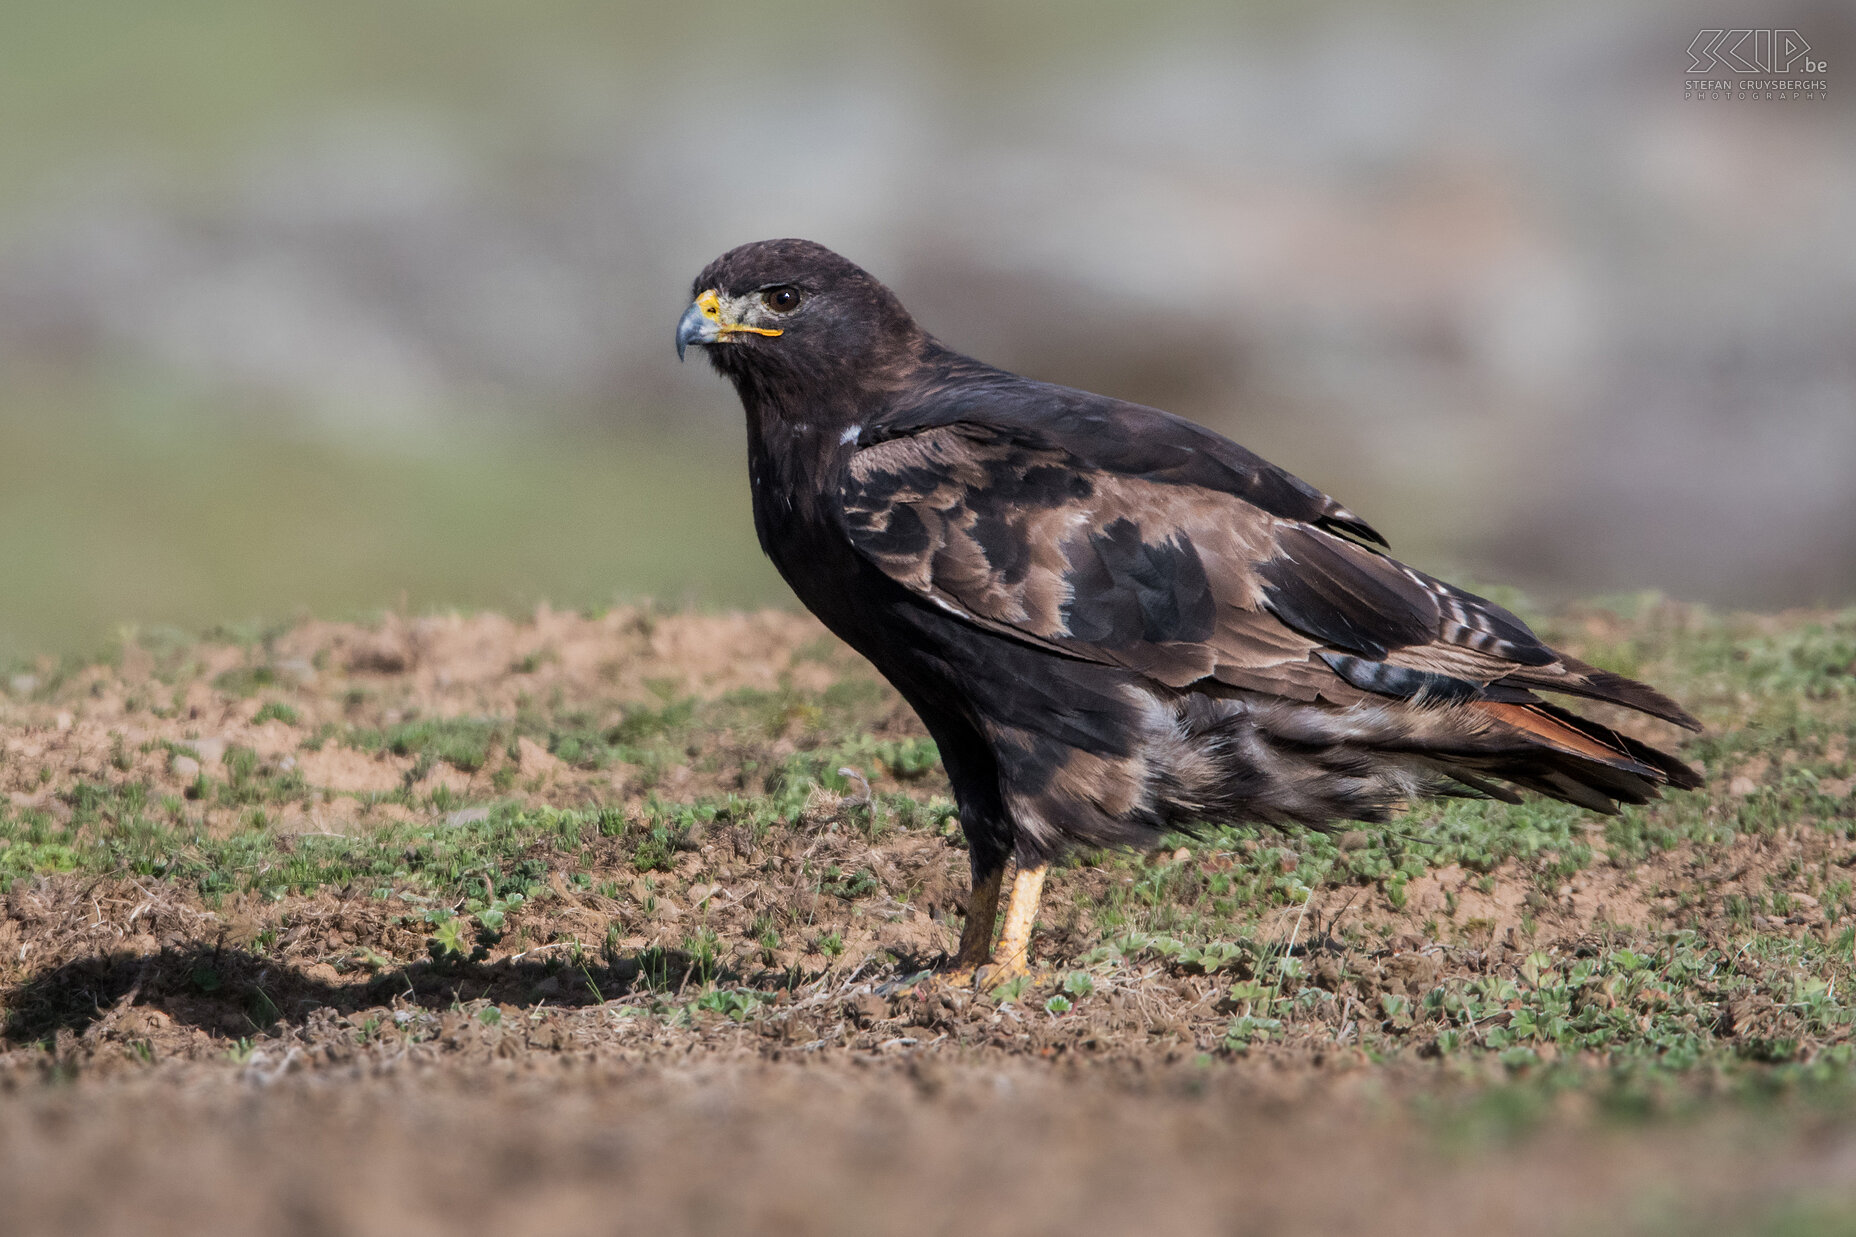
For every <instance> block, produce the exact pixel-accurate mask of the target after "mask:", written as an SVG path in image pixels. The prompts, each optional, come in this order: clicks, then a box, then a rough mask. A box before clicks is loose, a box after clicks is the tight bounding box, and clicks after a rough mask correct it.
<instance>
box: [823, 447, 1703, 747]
mask: <svg viewBox="0 0 1856 1237" xmlns="http://www.w3.org/2000/svg"><path fill="white" fill-rule="evenodd" d="M1178 424H1180V425H1185V424H1188V423H1185V422H1179V423H1178ZM1192 428H1193V429H1194V430H1195V431H1197V433H1199V434H1202V435H1204V436H1205V437H1207V438H1211V439H1215V440H1216V441H1218V442H1220V443H1224V447H1223V448H1222V450H1221V454H1220V455H1219V456H1217V457H1213V458H1210V459H1209V460H1207V459H1205V458H1195V457H1194V453H1193V452H1192V451H1190V450H1182V449H1181V448H1180V444H1179V443H1178V442H1177V441H1176V440H1167V439H1165V438H1163V437H1160V436H1156V440H1154V441H1140V440H1136V441H1134V442H1130V443H1128V444H1127V445H1126V446H1125V449H1124V450H1122V451H1121V452H1120V453H1118V454H1117V453H1114V452H1111V451H1110V450H1109V449H1108V447H1107V446H1105V443H1112V442H1113V441H1114V437H1113V435H1110V434H1106V433H1096V434H1094V435H1093V436H1092V437H1089V438H1088V440H1087V445H1086V447H1079V446H1077V444H1076V442H1075V441H1074V439H1075V435H1069V436H1067V437H1065V438H1063V439H1062V440H1058V439H1056V438H1053V437H1049V436H1044V435H1041V434H1040V433H1038V432H1037V431H1036V430H1035V429H1034V428H1032V427H1031V426H1029V425H1027V424H1025V423H1024V422H1023V421H1022V419H1021V420H1020V421H1019V422H1016V423H1013V424H1010V425H1005V426H1001V425H994V424H989V423H979V422H965V421H957V422H952V423H947V424H937V425H931V426H929V427H927V428H924V429H918V430H916V431H915V432H912V433H906V434H896V435H894V436H891V437H888V438H886V439H883V440H881V441H878V442H876V443H874V444H873V445H870V446H867V447H865V448H863V449H862V450H859V451H857V452H856V453H854V454H853V455H852V457H851V459H850V463H849V466H848V469H847V472H846V478H845V481H844V486H843V493H842V498H843V509H844V513H845V521H846V526H847V529H848V531H849V533H850V536H851V539H852V541H853V543H854V544H855V545H856V546H857V548H858V549H859V550H860V551H861V552H862V553H863V554H864V555H865V556H866V557H867V558H868V559H869V560H870V561H871V562H873V563H874V564H876V565H877V566H878V567H879V568H880V569H882V570H883V571H884V572H885V573H886V574H888V575H889V576H890V577H891V578H892V579H894V580H895V581H896V582H898V583H899V584H901V585H903V586H904V587H905V588H908V589H909V590H911V591H912V592H915V593H917V594H919V595H921V596H923V597H925V598H927V599H929V600H931V601H933V602H934V603H935V604H937V605H940V606H942V607H943V608H946V609H949V610H952V611H954V612H955V613H958V614H961V615H963V616H965V617H966V618H968V619H969V620H970V621H972V622H974V623H976V624H977V625H980V626H983V627H985V628H987V629H989V630H992V631H994V632H997V633H1000V634H1005V635H1009V636H1011V637H1013V638H1016V639H1021V640H1025V641H1027V642H1030V643H1033V644H1037V645H1039V646H1041V647H1044V648H1047V649H1050V650H1053V651H1057V652H1062V653H1064V654H1066V655H1068V656H1072V657H1078V658H1083V659H1086V660H1092V661H1099V662H1104V663H1108V664H1114V665H1119V666H1124V667H1127V668H1129V669H1133V670H1136V671H1139V672H1140V673H1142V674H1145V675H1147V676H1149V677H1151V678H1153V679H1154V680H1156V681H1157V682H1160V683H1164V684H1166V685H1168V686H1172V687H1187V686H1194V685H1199V686H1201V687H1211V686H1213V685H1217V684H1222V685H1224V686H1227V687H1233V688H1240V689H1245V690H1250V691H1262V692H1271V693H1274V694H1278V695H1281V696H1284V697H1287V698H1290V699H1295V700H1304V701H1311V700H1323V701H1327V702H1329V703H1333V704H1350V703H1356V702H1359V701H1361V700H1364V699H1371V698H1374V697H1378V698H1393V699H1419V700H1431V701H1436V702H1443V701H1450V700H1456V701H1469V700H1481V701H1486V702H1489V703H1490V704H1491V705H1493V706H1499V708H1500V709H1501V710H1502V712H1500V713H1499V716H1501V717H1502V718H1503V720H1504V721H1508V722H1510V723H1513V724H1517V725H1518V724H1520V723H1519V722H1516V721H1515V719H1516V718H1521V719H1522V720H1523V721H1525V722H1526V723H1527V725H1528V726H1529V727H1530V728H1531V729H1532V730H1533V731H1536V732H1538V733H1539V736H1540V737H1541V738H1542V740H1543V741H1546V740H1547V739H1548V737H1549V736H1551V738H1552V741H1553V742H1554V743H1555V744H1556V745H1558V746H1560V747H1561V749H1562V750H1568V751H1572V752H1576V753H1578V754H1580V755H1588V754H1590V751H1591V750H1592V749H1594V748H1597V747H1600V746H1602V744H1600V743H1599V742H1598V741H1597V740H1596V739H1594V738H1592V737H1591V736H1589V735H1587V734H1583V733H1580V734H1578V735H1577V736H1576V737H1568V735H1569V734H1571V733H1572V732H1569V731H1567V730H1566V728H1565V726H1564V725H1563V724H1562V723H1561V722H1559V721H1558V720H1557V719H1556V718H1554V717H1551V716H1547V717H1545V718H1544V720H1543V717H1542V715H1540V714H1538V713H1533V712H1527V713H1525V715H1524V714H1523V713H1521V712H1515V710H1526V709H1528V708H1529V707H1530V706H1531V704H1532V703H1533V702H1536V701H1537V697H1535V696H1534V695H1533V694H1532V691H1533V690H1535V689H1538V690H1546V691H1555V692H1563V693H1568V694H1573V695H1584V696H1589V697H1593V698H1597V699H1603V700H1610V701H1614V702H1616V703H1620V704H1624V705H1627V706H1629V707H1632V708H1636V709H1640V710H1642V711H1645V712H1649V713H1652V714H1654V715H1656V716H1659V717H1664V718H1667V719H1668V720H1671V721H1675V722H1678V723H1679V724H1683V725H1690V726H1693V725H1694V724H1695V723H1694V719H1693V718H1691V717H1689V716H1688V714H1687V713H1685V712H1683V711H1682V710H1681V709H1680V708H1679V707H1678V706H1677V705H1675V704H1674V702H1672V701H1670V700H1668V699H1667V698H1666V697H1663V696H1661V695H1660V694H1659V693H1656V692H1654V691H1653V690H1651V689H1650V688H1648V687H1645V686H1644V685H1642V684H1639V683H1635V682H1633V681H1632V680H1629V679H1625V678H1622V677H1621V676H1617V675H1611V674H1607V673H1605V672H1602V671H1598V670H1595V669H1594V668H1592V667H1590V666H1586V665H1584V664H1583V663H1580V662H1577V661H1575V660H1573V659H1571V658H1567V657H1563V656H1561V655H1560V654H1558V653H1556V652H1555V651H1554V650H1552V649H1550V648H1548V647H1547V646H1546V645H1545V644H1544V643H1542V642H1541V641H1540V639H1539V638H1538V637H1537V636H1535V635H1534V633H1533V632H1532V631H1530V630H1529V629H1528V627H1527V625H1526V624H1525V623H1523V622H1522V621H1521V620H1520V619H1519V618H1517V617H1516V616H1515V615H1513V614H1511V613H1509V612H1508V611H1507V610H1505V609H1503V608H1502V607H1500V606H1498V605H1496V604H1495V603H1493V602H1490V601H1488V600H1486V599H1484V598H1481V597H1477V596H1475V595H1474V594H1472V593H1469V592H1466V591H1464V590H1462V589H1458V588H1456V587H1454V586H1452V585H1449V584H1446V583H1444V582H1443V581H1440V580H1436V579H1434V578H1432V577H1430V576H1428V575H1425V574H1424V573H1423V572H1420V571H1416V570H1414V569H1413V568H1410V567H1407V566H1406V565H1404V564H1402V563H1399V562H1397V561H1396V560H1394V559H1391V558H1388V557H1386V556H1385V555H1383V554H1381V553H1379V552H1377V551H1375V550H1373V549H1371V548H1369V547H1367V546H1364V545H1361V544H1360V543H1359V542H1358V541H1355V540H1350V539H1349V538H1348V537H1345V536H1341V535H1339V534H1338V533H1337V532H1336V531H1330V529H1329V528H1328V527H1326V526H1328V525H1334V524H1335V523H1336V521H1337V519H1338V517H1336V516H1334V515H1333V514H1332V513H1331V512H1328V510H1327V508H1328V507H1329V505H1331V506H1332V507H1333V509H1334V510H1335V511H1341V512H1344V510H1345V509H1344V508H1340V507H1339V505H1338V504H1333V503H1332V500H1329V499H1327V498H1326V496H1325V495H1321V494H1320V493H1319V492H1318V491H1315V490H1313V489H1312V487H1307V486H1305V485H1303V483H1301V482H1299V481H1295V479H1294V478H1292V477H1289V475H1288V474H1287V473H1282V474H1280V475H1281V477H1282V478H1287V479H1288V480H1287V481H1269V480H1262V481H1260V480H1259V479H1258V477H1259V474H1258V473H1257V472H1256V471H1255V469H1254V468H1253V469H1250V470H1249V471H1244V470H1239V469H1237V468H1235V467H1234V466H1233V465H1232V464H1231V463H1230V456H1231V453H1232V452H1233V451H1236V452H1242V448H1237V447H1235V446H1234V445H1233V444H1229V443H1225V442H1224V440H1223V439H1217V438H1216V436H1215V435H1210V434H1209V431H1199V430H1197V427H1192ZM1243 454H1244V455H1246V456H1248V453H1243ZM1249 458H1250V459H1253V460H1254V457H1249ZM1240 462H1241V461H1240ZM1257 463H1258V464H1261V461H1257ZM1221 480H1222V482H1223V484H1219V483H1218V482H1220V481H1221ZM1289 482H1293V483H1294V484H1293V485H1289ZM1285 487H1286V488H1285ZM1298 487H1299V488H1298ZM1276 490H1282V491H1283V492H1284V493H1288V494H1291V495H1294V494H1301V492H1302V491H1303V490H1306V491H1307V494H1306V495H1302V499H1301V506H1300V508H1298V509H1299V510H1300V511H1301V512H1302V517H1301V518H1289V517H1286V516H1284V515H1281V514H1278V513H1277V511H1276V510H1272V509H1271V507H1275V508H1277V509H1278V510H1280V509H1282V508H1283V507H1284V505H1285V504H1287V503H1288V500H1287V499H1285V498H1284V497H1283V494H1282V493H1276V492H1275V491H1276ZM1260 491H1265V492H1268V493H1267V494H1266V497H1269V498H1270V499H1271V501H1270V505H1269V506H1264V505H1259V503H1258V501H1257V497H1258V494H1259V492H1260ZM1307 495H1313V497H1314V498H1316V499H1321V500H1322V501H1321V502H1319V503H1316V502H1314V501H1313V500H1312V499H1309V498H1308V497H1307ZM1289 505H1291V506H1293V504H1289ZM1324 513H1325V514H1324ZM1348 518H1351V517H1348ZM1341 523H1342V524H1344V521H1341ZM1341 531H1345V532H1350V533H1354V534H1355V535H1360V534H1359V533H1358V530H1355V529H1351V528H1342V529H1341ZM1624 759H1625V760H1626V762H1627V763H1632V764H1634V763H1635V761H1633V760H1631V759H1630V757H1628V756H1626V757H1624Z"/></svg>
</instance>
